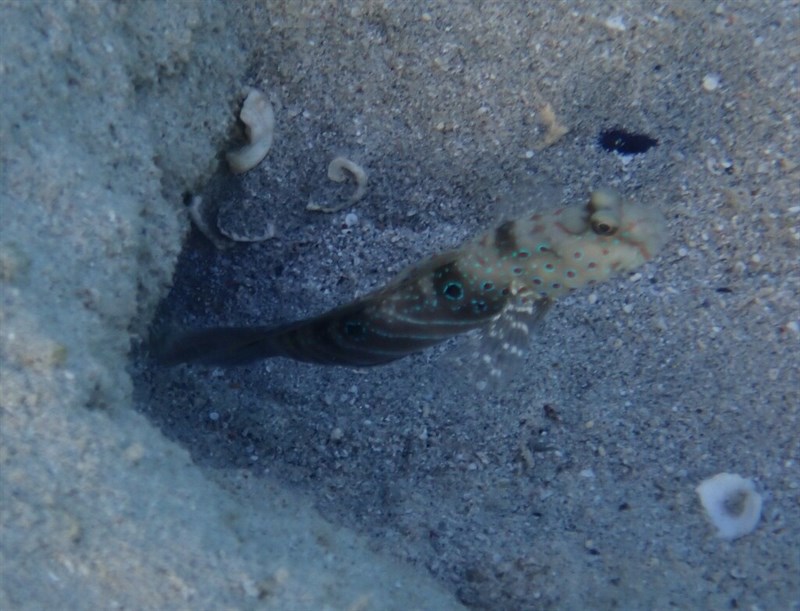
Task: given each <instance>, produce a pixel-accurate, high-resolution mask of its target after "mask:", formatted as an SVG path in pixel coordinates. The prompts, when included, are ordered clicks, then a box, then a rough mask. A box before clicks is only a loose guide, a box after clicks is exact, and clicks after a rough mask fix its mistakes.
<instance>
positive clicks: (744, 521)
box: [695, 473, 761, 541]
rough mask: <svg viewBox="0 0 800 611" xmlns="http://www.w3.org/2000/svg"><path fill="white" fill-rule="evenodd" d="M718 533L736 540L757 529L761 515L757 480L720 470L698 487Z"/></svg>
mask: <svg viewBox="0 0 800 611" xmlns="http://www.w3.org/2000/svg"><path fill="white" fill-rule="evenodd" d="M695 490H696V491H697V494H698V495H699V496H700V502H701V503H702V504H703V508H704V509H705V510H706V515H708V517H709V519H710V520H711V523H712V524H714V526H716V527H717V536H718V537H720V538H722V539H726V540H728V541H732V540H733V539H738V538H739V537H741V536H743V535H746V534H749V533H751V532H753V531H754V530H755V528H756V525H757V524H758V521H759V520H760V519H761V495H760V494H758V493H757V492H756V491H755V485H754V484H753V480H750V479H745V478H743V477H742V476H740V475H736V474H733V473H719V474H717V475H715V476H714V477H710V478H708V479H705V480H703V481H702V482H700V485H699V486H697V488H695Z"/></svg>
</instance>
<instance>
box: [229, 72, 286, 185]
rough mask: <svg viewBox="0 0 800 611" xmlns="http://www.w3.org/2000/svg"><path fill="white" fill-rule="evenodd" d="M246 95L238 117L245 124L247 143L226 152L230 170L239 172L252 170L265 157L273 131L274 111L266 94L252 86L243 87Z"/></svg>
mask: <svg viewBox="0 0 800 611" xmlns="http://www.w3.org/2000/svg"><path fill="white" fill-rule="evenodd" d="M245 91H246V93H247V97H246V98H245V100H244V103H243V104H242V110H241V112H240V113H239V119H241V121H242V123H244V125H245V131H246V133H247V141H248V144H246V145H245V146H243V147H242V148H240V149H237V150H235V151H230V152H229V153H227V155H226V158H227V160H228V165H229V166H230V168H231V170H232V171H233V172H234V173H236V174H241V173H243V172H247V171H248V170H252V169H253V168H254V167H256V166H257V165H258V164H259V163H261V160H262V159H264V157H266V155H267V152H268V151H269V149H270V147H271V146H272V136H273V133H274V131H275V112H274V111H273V110H272V104H270V101H269V99H268V98H267V96H266V94H265V93H263V92H262V91H259V90H258V89H254V88H253V87H248V88H247V89H245Z"/></svg>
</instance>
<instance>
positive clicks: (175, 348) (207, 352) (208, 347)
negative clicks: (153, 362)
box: [157, 327, 282, 366]
mask: <svg viewBox="0 0 800 611" xmlns="http://www.w3.org/2000/svg"><path fill="white" fill-rule="evenodd" d="M280 331H281V328H277V329H276V328H271V327H216V328H211V329H202V330H200V331H191V332H189V333H184V334H181V335H177V336H173V337H172V338H170V339H168V340H167V341H166V343H165V344H164V345H163V346H162V347H161V348H160V349H158V350H157V353H158V360H159V361H160V362H161V363H162V364H164V365H177V364H179V363H202V364H205V365H227V366H235V365H247V364H248V363H252V362H254V361H258V360H261V359H267V358H271V357H273V356H281V353H282V350H281V345H280V342H276V338H278V337H280Z"/></svg>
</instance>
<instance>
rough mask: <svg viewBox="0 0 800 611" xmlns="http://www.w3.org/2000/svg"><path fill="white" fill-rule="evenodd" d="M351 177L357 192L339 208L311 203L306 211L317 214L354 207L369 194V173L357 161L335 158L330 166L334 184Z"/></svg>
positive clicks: (329, 174) (329, 169) (330, 174)
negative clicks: (312, 211)
mask: <svg viewBox="0 0 800 611" xmlns="http://www.w3.org/2000/svg"><path fill="white" fill-rule="evenodd" d="M348 175H349V176H351V177H352V178H353V180H354V181H355V183H356V190H355V191H354V192H353V194H352V195H351V196H350V198H349V199H348V200H347V201H346V202H344V203H342V204H339V205H338V206H321V205H319V204H317V203H310V204H308V206H306V210H314V211H316V212H339V211H340V210H344V209H345V208H347V207H348V206H352V205H353V204H355V203H356V202H357V201H358V200H360V199H361V198H362V197H364V195H365V194H366V192H367V173H366V171H365V170H364V168H362V167H361V166H360V165H358V164H357V163H356V162H355V161H351V160H350V159H347V158H346V157H335V158H334V159H333V160H332V161H331V162H330V163H329V164H328V178H330V179H331V180H332V181H334V182H344V181H345V180H347V177H348Z"/></svg>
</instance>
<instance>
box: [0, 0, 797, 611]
mask: <svg viewBox="0 0 800 611" xmlns="http://www.w3.org/2000/svg"><path fill="white" fill-rule="evenodd" d="M301 7H302V8H301ZM799 49H800V5H798V3H797V2H795V1H784V2H781V1H775V2H755V1H753V2H723V3H716V2H711V3H708V2H699V1H698V2H669V3H668V2H663V3H662V2H624V1H612V2H599V1H588V0H587V1H580V0H577V1H574V2H569V3H549V2H541V3H537V2H506V1H498V2H484V3H478V2H450V1H448V2H428V3H425V4H424V5H420V4H418V3H412V2H358V1H356V2H347V3H340V2H302V3H300V2H288V3H281V2H255V1H248V2H241V3H226V4H223V3H221V2H216V1H208V2H188V1H182V2H177V1H172V2H154V1H148V2H133V3H127V4H121V3H115V2H101V1H99V0H73V1H71V2H61V1H58V2H57V1H55V0H53V1H51V2H47V1H43V0H38V1H36V0H31V1H21V0H1V1H0V79H2V90H1V93H0V137H1V138H2V141H1V142H0V144H1V145H2V146H0V181H1V182H0V187H1V188H0V283H2V284H0V286H1V287H2V296H1V298H2V310H1V311H0V359H2V361H0V367H1V369H0V375H1V376H2V377H1V378H0V384H1V385H2V386H1V388H2V395H1V397H0V398H1V400H2V421H0V439H1V440H2V443H1V444H0V486H2V488H0V608H2V609H44V608H69V609H97V608H104V609H114V608H119V609H285V610H290V611H291V610H294V609H298V610H306V609H308V610H312V609H335V610H338V609H349V610H354V611H355V610H368V609H377V610H381V609H431V610H440V609H455V608H461V607H462V606H466V607H467V608H473V609H493V610H494V609H498V610H507V609H508V610H514V609H584V608H591V609H748V610H764V611H766V610H773V609H787V610H788V609H798V608H800V551H799V550H800V546H799V545H798V542H800V376H799V374H798V368H799V366H800V356H799V348H800V335H798V324H799V322H800V321H798V318H799V314H798V305H797V304H798V303H800V262H799V259H800V232H799V231H798V225H799V224H800V107H799V106H798V99H799V97H798V95H799V94H800V87H799V86H798V60H800V51H799ZM244 85H252V86H257V87H260V88H262V89H263V90H264V91H265V92H267V93H268V95H269V96H270V98H271V100H272V101H273V104H274V107H275V113H276V121H277V129H276V134H275V140H274V144H273V148H272V149H271V150H270V152H269V154H268V156H267V158H266V160H265V161H264V163H262V164H261V165H260V166H259V167H258V168H256V169H255V170H253V171H252V172H249V173H247V174H245V175H243V176H242V177H232V176H231V175H230V174H229V173H227V171H226V169H225V166H224V162H222V156H221V153H222V151H224V150H226V149H227V148H230V147H231V146H233V145H234V143H235V142H236V137H237V129H238V128H237V124H236V114H237V112H238V107H239V104H240V102H241V95H240V89H241V87H242V86H244ZM548 110H550V111H551V112H548ZM554 123H555V124H557V125H561V126H563V127H565V128H567V129H568V131H567V132H566V133H565V134H563V135H561V136H560V137H555V136H556V135H557V134H556V132H555V131H554ZM614 126H620V127H623V128H625V129H627V130H629V131H632V132H639V133H645V134H648V135H650V136H652V137H654V138H657V139H658V140H659V145H658V146H657V147H655V148H652V149H651V150H649V151H648V152H646V153H645V154H642V155H637V156H628V157H622V156H620V155H617V154H616V153H610V152H607V151H604V150H603V149H602V148H600V147H599V146H598V145H597V135H598V133H599V132H600V131H601V130H602V129H605V128H609V127H614ZM339 154H343V155H346V156H348V157H350V158H352V159H353V160H355V161H357V162H359V163H360V164H362V165H363V166H364V167H365V168H366V169H367V171H368V174H369V190H368V194H367V196H366V197H365V199H364V200H362V201H361V202H359V203H358V204H357V205H356V206H354V207H353V208H351V209H348V210H346V211H342V212H339V213H335V214H329V215H326V214H319V213H312V212H308V211H306V210H305V206H306V204H307V203H308V201H309V198H319V197H328V198H331V199H332V200H334V201H335V200H336V198H340V197H343V195H342V193H345V194H346V193H347V192H348V189H350V188H351V187H349V186H347V185H345V186H335V185H333V183H330V182H329V181H328V180H327V178H326V175H325V170H326V167H327V163H328V161H330V159H331V158H333V157H334V156H335V155H339ZM599 185H611V186H614V187H616V188H618V189H619V190H621V191H622V192H623V193H625V194H626V195H628V196H630V197H632V198H635V199H637V200H639V201H643V202H646V203H647V204H648V205H652V206H655V207H657V208H659V209H660V210H661V211H662V212H663V213H664V215H665V216H666V218H667V219H668V227H669V239H668V242H667V245H666V247H665V249H664V251H663V252H662V253H661V254H660V255H659V256H658V257H657V258H656V259H655V260H653V261H652V262H650V263H649V264H647V265H646V266H645V267H643V268H641V269H640V270H638V273H636V274H635V275H633V276H626V277H621V278H617V279H615V280H612V281H610V282H607V283H604V284H602V285H598V286H596V287H592V288H591V289H588V290H584V291H581V292H578V293H575V294H574V295H573V296H570V297H569V298H567V299H564V300H562V301H561V302H559V303H558V304H557V306H556V307H555V308H554V309H553V311H552V312H551V313H550V315H549V316H548V319H547V321H546V323H545V325H544V326H543V328H542V329H541V330H540V331H539V332H538V333H537V335H536V336H535V338H534V340H533V341H532V343H531V349H530V354H529V355H528V357H527V359H526V365H525V367H524V368H523V369H522V370H521V371H519V372H517V373H516V376H515V378H514V380H513V382H512V383H510V384H509V385H508V386H507V387H505V388H501V389H498V390H496V391H494V392H489V393H477V392H475V391H474V389H473V388H472V387H471V386H470V385H469V384H468V383H467V382H466V381H465V380H466V379H467V378H468V377H469V376H468V375H465V374H464V372H463V371H462V370H459V369H457V368H455V367H454V365H453V359H448V351H450V350H452V349H453V348H452V347H444V348H441V349H434V350H431V351H428V352H425V353H423V354H420V355H417V356H413V357H410V358H407V359H404V360H402V361H399V362H397V363H395V364H392V365H389V366H385V367H382V368H376V369H372V370H367V371H364V370H360V371H359V370H353V369H346V368H323V367H315V366H311V365H306V364H298V363H294V362H288V361H283V360H274V361H270V362H264V363H260V364H258V365H254V366H251V367H245V368H240V369H228V370H224V369H209V368H203V367H178V368H173V369H164V368H160V367H158V366H156V365H155V364H154V363H153V361H152V359H151V358H150V355H149V352H148V344H147V342H146V341H145V340H146V338H147V337H148V334H149V333H150V329H151V320H152V319H153V317H154V316H156V324H155V326H154V327H153V329H155V330H156V333H158V334H160V333H163V332H165V330H169V329H171V328H174V327H200V326H205V325H215V324H268V323H270V322H273V321H282V320H291V319H295V318H300V317H303V316H307V315H310V314H316V313H318V312H321V311H323V310H325V309H326V308H329V307H332V306H334V305H338V304H340V303H344V302H346V301H347V300H349V299H351V298H352V297H353V296H355V295H360V294H363V293H365V292H366V291H368V290H370V289H371V288H374V287H377V286H379V285H380V284H381V283H383V282H385V281H386V280H388V279H389V278H390V277H391V276H392V275H393V274H394V273H396V272H397V271H399V270H400V269H402V268H403V267H404V266H405V265H406V264H408V263H412V262H415V261H417V260H419V259H420V258H422V257H424V256H427V255H429V254H432V253H435V252H437V251H441V250H444V249H446V248H449V247H451V246H454V245H457V244H458V243H459V242H460V241H462V240H464V239H465V238H467V237H468V236H470V235H473V234H474V233H475V232H477V231H479V230H480V229H482V228H485V227H488V226H490V225H491V224H492V223H494V222H496V221H497V220H498V219H500V218H504V217H505V216H508V215H509V214H513V212H514V211H519V210H523V209H526V208H540V209H549V208H552V207H554V206H559V205H562V204H565V203H570V202H574V201H580V200H582V199H583V198H584V197H585V196H586V193H587V192H588V191H589V190H590V189H591V188H593V187H596V186H599ZM196 194H204V196H205V198H206V199H207V200H208V201H211V202H213V203H214V204H215V205H216V206H218V207H219V215H220V216H219V221H220V223H223V224H224V225H225V226H227V227H228V228H233V230H235V231H242V232H244V231H259V230H262V229H263V228H264V227H267V226H269V224H272V225H273V226H274V230H275V237H274V238H273V239H270V240H267V241H264V242H260V243H256V244H236V245H235V246H234V247H233V248H230V249H228V250H224V251H221V250H217V249H215V248H214V247H213V246H212V245H211V243H210V242H209V241H208V240H206V239H205V238H204V237H203V236H202V235H200V234H199V233H198V232H197V231H191V232H189V220H188V215H187V213H186V207H185V203H184V202H185V201H186V200H187V199H188V198H189V197H190V196H191V195H196ZM348 215H349V216H348ZM182 246H183V250H182V251H181V248H182ZM171 285H172V292H171V293H169V296H167V295H168V292H169V287H170V286H171ZM165 297H166V301H164V302H163V303H161V307H160V308H158V305H159V303H160V302H161V300H162V299H164V298H165ZM157 308H158V309H157ZM156 312H157V314H156ZM456 350H457V348H456ZM722 471H728V472H733V473H739V474H741V475H743V476H745V477H748V478H752V479H753V480H754V482H755V485H756V488H757V489H758V491H759V492H760V493H761V494H762V496H763V497H764V507H763V514H762V519H761V521H760V523H759V525H758V528H757V529H756V530H755V531H754V532H753V533H751V534H749V535H746V536H744V537H742V538H740V539H737V540H735V541H733V542H726V541H722V540H721V539H719V538H717V537H715V536H714V529H713V528H712V526H711V525H710V524H709V522H708V521H707V519H706V517H705V516H704V513H703V510H702V508H701V506H700V503H699V501H698V498H697V496H696V494H695V491H694V488H695V486H696V485H697V484H698V483H699V482H700V481H701V480H703V479H704V478H706V477H709V476H711V475H714V474H716V473H719V472H722Z"/></svg>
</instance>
